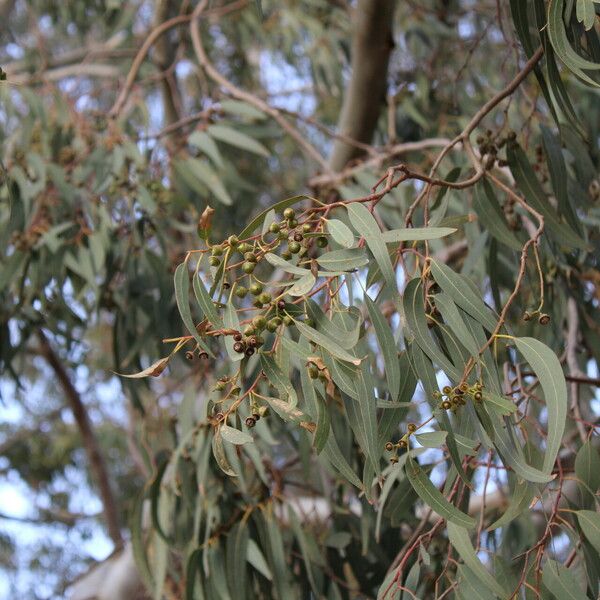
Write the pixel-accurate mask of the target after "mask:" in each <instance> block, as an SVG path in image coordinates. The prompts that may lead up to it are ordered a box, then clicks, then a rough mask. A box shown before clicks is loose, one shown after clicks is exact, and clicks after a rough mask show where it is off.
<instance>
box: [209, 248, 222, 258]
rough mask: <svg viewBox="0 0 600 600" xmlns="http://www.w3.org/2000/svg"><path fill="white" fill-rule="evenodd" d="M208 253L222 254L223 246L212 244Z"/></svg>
mask: <svg viewBox="0 0 600 600" xmlns="http://www.w3.org/2000/svg"><path fill="white" fill-rule="evenodd" d="M210 253H211V254H212V255H213V256H222V255H223V246H213V247H212V249H211V251H210Z"/></svg>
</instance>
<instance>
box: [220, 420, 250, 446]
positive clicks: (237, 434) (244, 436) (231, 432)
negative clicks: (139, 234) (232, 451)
mask: <svg viewBox="0 0 600 600" xmlns="http://www.w3.org/2000/svg"><path fill="white" fill-rule="evenodd" d="M220 431H221V435H222V436H223V439H224V440H225V441H226V442H229V443H230V444H234V445H236V446H241V445H243V444H252V443H253V442H254V438H253V437H252V436H251V435H250V434H248V433H246V432H244V431H240V430H239V429H234V428H233V427H229V425H221V427H220Z"/></svg>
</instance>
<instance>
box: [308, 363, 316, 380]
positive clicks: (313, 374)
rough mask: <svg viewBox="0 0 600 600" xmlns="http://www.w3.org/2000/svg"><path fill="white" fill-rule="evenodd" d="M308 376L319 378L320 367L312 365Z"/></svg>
mask: <svg viewBox="0 0 600 600" xmlns="http://www.w3.org/2000/svg"><path fill="white" fill-rule="evenodd" d="M308 376H309V377H310V378H311V379H317V378H318V377H319V369H317V367H315V365H311V366H310V367H308Z"/></svg>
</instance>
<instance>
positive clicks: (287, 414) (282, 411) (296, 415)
mask: <svg viewBox="0 0 600 600" xmlns="http://www.w3.org/2000/svg"><path fill="white" fill-rule="evenodd" d="M264 399H265V400H266V401H267V403H268V404H269V406H270V407H271V408H272V409H273V410H274V411H275V412H276V413H277V414H278V415H279V416H280V417H281V418H282V419H283V420H284V421H294V422H295V423H300V422H301V421H306V420H307V417H306V415H305V414H304V413H303V412H302V411H301V410H300V409H298V408H296V407H295V406H292V405H291V403H289V402H286V401H285V400H281V399H280V398H272V397H271V396H265V397H264Z"/></svg>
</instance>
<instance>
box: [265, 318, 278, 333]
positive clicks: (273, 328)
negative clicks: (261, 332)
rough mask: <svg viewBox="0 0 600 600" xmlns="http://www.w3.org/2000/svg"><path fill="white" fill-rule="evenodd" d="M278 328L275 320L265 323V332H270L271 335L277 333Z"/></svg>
mask: <svg viewBox="0 0 600 600" xmlns="http://www.w3.org/2000/svg"><path fill="white" fill-rule="evenodd" d="M278 327H279V323H277V321H275V319H271V320H270V321H268V322H267V331H270V332H271V333H275V332H276V331H277V328H278Z"/></svg>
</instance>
